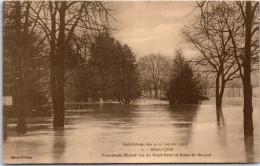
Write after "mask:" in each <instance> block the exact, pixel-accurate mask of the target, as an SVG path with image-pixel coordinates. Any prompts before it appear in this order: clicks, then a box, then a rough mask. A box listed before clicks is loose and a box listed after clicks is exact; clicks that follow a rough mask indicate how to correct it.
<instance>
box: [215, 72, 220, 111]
mask: <svg viewBox="0 0 260 166" xmlns="http://www.w3.org/2000/svg"><path fill="white" fill-rule="evenodd" d="M219 79H220V74H217V76H216V87H215V97H216V110H220V109H221V108H222V97H221V95H220V93H219Z"/></svg>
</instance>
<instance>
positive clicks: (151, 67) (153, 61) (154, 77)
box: [139, 54, 171, 97]
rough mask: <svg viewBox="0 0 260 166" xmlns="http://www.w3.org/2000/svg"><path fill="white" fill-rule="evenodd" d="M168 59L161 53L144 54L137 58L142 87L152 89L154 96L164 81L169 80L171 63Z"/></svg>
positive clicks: (161, 87)
mask: <svg viewBox="0 0 260 166" xmlns="http://www.w3.org/2000/svg"><path fill="white" fill-rule="evenodd" d="M170 62H171V61H170V60H169V59H168V58H167V57H165V56H162V55H161V54H151V55H148V56H144V57H142V58H140V60H139V70H140V74H141V82H142V84H143V87H146V88H148V89H149V90H150V93H151V90H152V89H153V90H154V93H155V97H158V92H159V90H160V91H161V90H162V89H164V90H165V88H163V86H165V83H168V82H169V77H170V72H171V64H170Z"/></svg>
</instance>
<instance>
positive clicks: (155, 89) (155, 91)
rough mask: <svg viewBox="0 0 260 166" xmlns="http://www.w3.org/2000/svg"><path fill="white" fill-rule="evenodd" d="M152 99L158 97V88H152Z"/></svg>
mask: <svg viewBox="0 0 260 166" xmlns="http://www.w3.org/2000/svg"><path fill="white" fill-rule="evenodd" d="M154 97H158V88H157V86H155V87H154Z"/></svg>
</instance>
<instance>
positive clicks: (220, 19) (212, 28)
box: [183, 2, 240, 109]
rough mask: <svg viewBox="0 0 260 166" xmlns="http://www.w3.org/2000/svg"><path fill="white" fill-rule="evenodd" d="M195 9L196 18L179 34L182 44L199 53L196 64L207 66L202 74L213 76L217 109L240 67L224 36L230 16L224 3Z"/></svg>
mask: <svg viewBox="0 0 260 166" xmlns="http://www.w3.org/2000/svg"><path fill="white" fill-rule="evenodd" d="M197 5H198V8H199V9H200V15H199V16H198V18H197V20H196V22H195V23H194V24H192V25H191V26H188V27H186V28H185V30H184V31H183V34H184V37H185V39H186V41H187V42H189V43H191V44H192V45H193V46H194V47H195V48H196V49H197V50H198V51H199V52H200V53H201V57H199V58H197V59H196V60H195V61H196V63H197V64H198V65H202V66H207V67H208V70H206V71H205V72H208V73H215V76H216V78H215V97H216V107H217V109H219V108H221V106H222V98H223V94H224V90H225V85H226V83H227V82H228V81H230V80H232V79H234V78H237V77H239V75H238V74H237V71H238V70H239V68H240V66H238V65H237V64H236V60H235V59H234V56H233V55H234V54H233V50H232V44H231V36H230V34H229V33H227V32H226V29H227V27H228V25H227V24H226V22H227V20H234V16H233V15H232V14H233V13H232V11H230V10H229V5H228V4H227V2H201V3H197ZM233 26H238V23H237V22H235V21H233ZM205 69H207V68H205Z"/></svg>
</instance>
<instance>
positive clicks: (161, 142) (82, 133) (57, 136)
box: [3, 98, 259, 163]
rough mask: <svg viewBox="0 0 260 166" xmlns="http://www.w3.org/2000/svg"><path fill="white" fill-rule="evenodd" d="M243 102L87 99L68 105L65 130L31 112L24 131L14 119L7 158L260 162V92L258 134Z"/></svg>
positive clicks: (256, 117) (5, 150) (35, 160)
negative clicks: (247, 122) (247, 126)
mask: <svg viewBox="0 0 260 166" xmlns="http://www.w3.org/2000/svg"><path fill="white" fill-rule="evenodd" d="M242 103H243V102H242V98H225V99H224V105H223V109H222V113H221V114H216V109H215V105H214V102H213V101H212V100H210V101H205V102H203V103H202V104H200V105H176V106H170V105H168V102H167V101H159V100H158V101H157V100H140V101H139V102H138V104H136V105H132V106H120V105H119V104H116V103H110V104H109V103H103V104H87V105H85V106H84V107H82V108H81V109H80V110H67V112H66V125H65V129H64V130H53V128H52V117H46V118H28V119H27V123H28V133H27V134H24V135H16V134H15V123H16V122H15V120H14V119H10V120H9V122H8V123H9V124H8V130H9V131H8V138H7V141H5V142H3V161H4V162H5V163H125V162H130V163H142V162H156V163H158V162H164V163H172V162H178V163H179V162H181V163H184V162H185V163H187V162H213V163H218V162H258V160H259V151H258V150H259V149H258V147H259V144H258V130H259V129H258V126H259V124H258V121H259V114H258V111H259V105H258V98H254V132H255V133H254V137H244V135H243V107H242ZM125 153H128V154H125ZM120 154H122V156H121V157H120V156H119V155H120ZM147 154H148V155H147ZM112 155H118V156H112ZM131 155H133V156H134V155H136V156H135V157H131ZM142 155H144V156H142ZM149 155H150V156H149ZM160 155H162V156H160ZM12 156H16V157H17V156H18V157H19V156H20V157H21V156H27V157H23V159H21V158H20V159H19V158H18V159H12Z"/></svg>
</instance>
